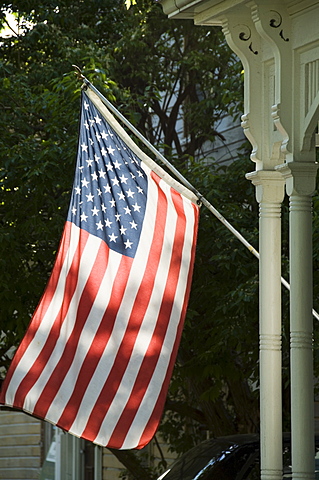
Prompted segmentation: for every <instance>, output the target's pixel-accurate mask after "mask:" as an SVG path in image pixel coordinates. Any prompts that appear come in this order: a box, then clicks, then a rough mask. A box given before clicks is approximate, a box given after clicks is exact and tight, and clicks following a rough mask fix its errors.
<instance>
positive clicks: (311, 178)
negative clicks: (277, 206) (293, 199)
mask: <svg viewBox="0 0 319 480" xmlns="http://www.w3.org/2000/svg"><path fill="white" fill-rule="evenodd" d="M317 170H318V164H317V163H315V162H288V163H284V164H283V165H278V166H277V167H276V171H277V172H278V173H280V174H281V175H282V176H283V178H284V179H285V181H286V191H287V194H288V195H289V196H291V195H299V196H305V195H306V196H312V195H313V194H314V191H315V189H316V175H317Z"/></svg>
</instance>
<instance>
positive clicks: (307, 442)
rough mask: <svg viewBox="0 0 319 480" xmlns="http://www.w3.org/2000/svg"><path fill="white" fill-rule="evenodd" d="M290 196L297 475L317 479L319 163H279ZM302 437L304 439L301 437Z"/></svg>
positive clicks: (299, 478)
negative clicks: (318, 222)
mask: <svg viewBox="0 0 319 480" xmlns="http://www.w3.org/2000/svg"><path fill="white" fill-rule="evenodd" d="M279 169H280V170H281V172H282V173H283V175H284V176H285V177H286V178H287V193H288V195H289V196H290V209H289V216H290V232H289V243H290V253H289V257H290V370H291V433H292V471H293V475H292V478H293V479H294V480H308V479H311V480H314V479H315V474H314V455H315V448H314V399H313V352H312V349H313V345H312V342H313V338H312V331H313V318H312V293H313V285H312V199H311V196H312V195H313V192H314V190H315V180H316V173H317V166H316V164H314V163H304V162H292V163H289V164H288V165H285V166H282V167H280V168H279ZM300 439H302V441H300Z"/></svg>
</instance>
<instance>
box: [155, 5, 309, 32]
mask: <svg viewBox="0 0 319 480" xmlns="http://www.w3.org/2000/svg"><path fill="white" fill-rule="evenodd" d="M159 3H160V4H161V5H162V8H163V12H164V13H165V14H166V15H167V16H168V17H169V18H174V19H189V20H194V23H195V25H219V26H221V25H222V19H223V17H225V16H226V15H227V13H229V12H230V11H232V10H234V9H236V8H237V7H239V6H244V5H245V6H246V7H247V8H249V7H250V6H251V4H252V3H253V2H252V1H251V0H159ZM281 4H282V5H283V6H285V7H286V8H287V10H288V13H289V14H290V15H294V14H298V13H299V12H301V11H304V10H306V9H307V8H311V7H313V6H314V5H316V4H318V1H317V0H282V1H281Z"/></svg>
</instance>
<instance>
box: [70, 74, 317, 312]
mask: <svg viewBox="0 0 319 480" xmlns="http://www.w3.org/2000/svg"><path fill="white" fill-rule="evenodd" d="M72 66H73V68H75V70H76V75H77V76H78V78H79V79H80V80H82V81H83V83H84V84H85V85H87V86H88V87H90V88H91V90H93V92H94V93H96V95H98V97H99V98H100V100H101V101H102V102H103V103H104V104H105V105H106V106H107V107H108V108H109V110H111V112H112V113H114V115H115V116H116V117H117V118H118V119H119V120H121V122H122V123H123V124H124V125H125V126H126V127H127V128H129V129H130V130H131V132H132V133H134V135H135V136H136V137H137V138H138V139H139V140H141V142H143V143H144V145H145V146H146V147H147V148H148V149H149V150H150V151H151V152H152V153H153V154H154V155H155V156H156V157H157V158H158V159H159V160H160V161H161V162H162V163H163V164H164V165H166V167H167V168H168V169H169V170H170V171H171V172H172V173H173V174H174V175H175V176H176V177H177V178H178V179H179V180H180V182H181V183H182V184H183V185H185V187H187V188H188V189H189V190H191V191H192V192H193V193H194V195H196V197H197V198H198V200H199V202H201V203H202V204H203V205H205V207H206V208H207V209H208V210H209V211H210V212H211V213H212V214H213V215H215V217H216V218H218V220H219V221H220V222H221V223H222V224H223V225H225V227H226V228H228V230H229V231H230V232H231V233H232V234H233V235H234V236H235V237H236V238H237V239H238V240H239V241H240V242H241V243H242V244H243V245H244V246H245V247H246V248H247V249H248V250H249V251H250V252H251V253H252V254H253V255H254V256H255V257H256V258H257V259H258V260H259V252H258V251H257V250H256V249H255V248H254V247H253V246H252V245H251V244H250V243H249V242H248V241H247V240H246V239H245V237H243V236H242V234H241V233H240V232H238V230H236V229H235V228H234V227H233V226H232V225H231V224H230V223H229V222H228V220H226V218H225V217H224V216H223V215H222V214H221V213H220V212H219V211H218V210H217V209H216V208H215V207H214V206H213V205H212V204H211V203H210V202H209V201H208V200H207V199H206V198H205V197H204V196H203V195H202V194H201V193H200V192H199V191H198V190H197V189H196V188H195V187H194V186H193V185H192V184H191V183H190V182H189V181H188V180H187V179H186V178H185V177H184V176H183V175H182V174H181V173H180V172H179V171H178V170H177V169H176V168H175V167H174V165H172V164H171V163H170V162H169V161H168V160H167V159H166V158H165V157H164V156H163V155H162V154H161V153H160V152H159V151H158V150H157V149H156V148H155V147H154V145H152V144H151V143H150V142H149V141H148V140H147V139H146V138H145V137H144V136H143V135H142V134H141V132H139V131H138V130H137V128H135V127H134V125H132V124H131V123H130V122H129V121H128V120H127V118H125V117H124V115H122V114H121V112H119V111H118V110H117V108H116V107H114V105H113V104H112V103H111V102H110V101H109V100H108V99H107V98H105V97H104V95H102V93H101V92H99V90H98V89H97V88H96V87H95V86H94V85H93V84H92V83H91V82H90V81H89V80H88V79H87V78H86V77H85V76H84V75H83V74H82V71H81V69H80V68H79V67H78V66H77V65H72ZM281 283H282V285H283V286H284V287H285V288H286V289H287V290H290V284H289V283H288V282H287V280H285V279H284V278H283V277H281ZM312 315H313V316H314V317H315V318H316V320H319V314H318V313H317V312H316V310H314V309H313V310H312Z"/></svg>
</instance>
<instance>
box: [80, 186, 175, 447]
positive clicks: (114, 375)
mask: <svg viewBox="0 0 319 480" xmlns="http://www.w3.org/2000/svg"><path fill="white" fill-rule="evenodd" d="M158 180H159V178H158V177H157V182H156V183H158ZM166 215H167V199H166V196H165V194H164V193H163V192H162V191H161V190H158V204H157V212H156V222H155V225H156V228H155V231H154V234H153V239H152V244H151V249H150V252H149V256H148V262H147V265H146V269H145V273H144V275H143V279H142V282H141V284H140V287H139V290H138V293H137V295H136V298H135V301H134V305H133V308H132V311H131V315H130V319H129V322H128V325H127V329H126V332H125V335H124V337H123V340H122V343H121V346H120V348H119V350H118V353H117V355H116V359H115V361H114V365H113V367H112V370H111V371H110V374H109V376H108V378H107V380H106V382H105V384H104V387H103V389H102V391H101V393H100V395H99V398H98V399H97V401H96V404H95V406H94V408H93V410H92V412H91V415H90V418H89V420H88V422H87V425H86V427H85V429H84V431H83V433H82V436H83V437H84V438H86V439H87V440H91V441H93V440H94V439H95V438H96V436H97V435H98V433H99V430H100V428H101V424H102V422H103V419H104V417H105V415H106V413H107V410H108V409H109V407H110V405H111V403H112V401H113V399H114V397H115V395H116V392H117V390H118V388H119V386H120V384H121V381H122V378H123V375H124V373H125V370H126V368H127V365H128V363H129V360H130V358H131V354H132V350H133V347H134V344H135V340H136V337H137V335H138V332H139V329H140V327H141V324H142V322H143V319H144V315H145V312H146V310H147V307H148V305H149V300H150V298H151V296H152V292H153V286H154V281H155V277H156V273H157V267H158V264H159V261H160V256H161V251H162V246H163V237H164V226H165V223H166ZM150 265H151V268H150Z"/></svg>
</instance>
